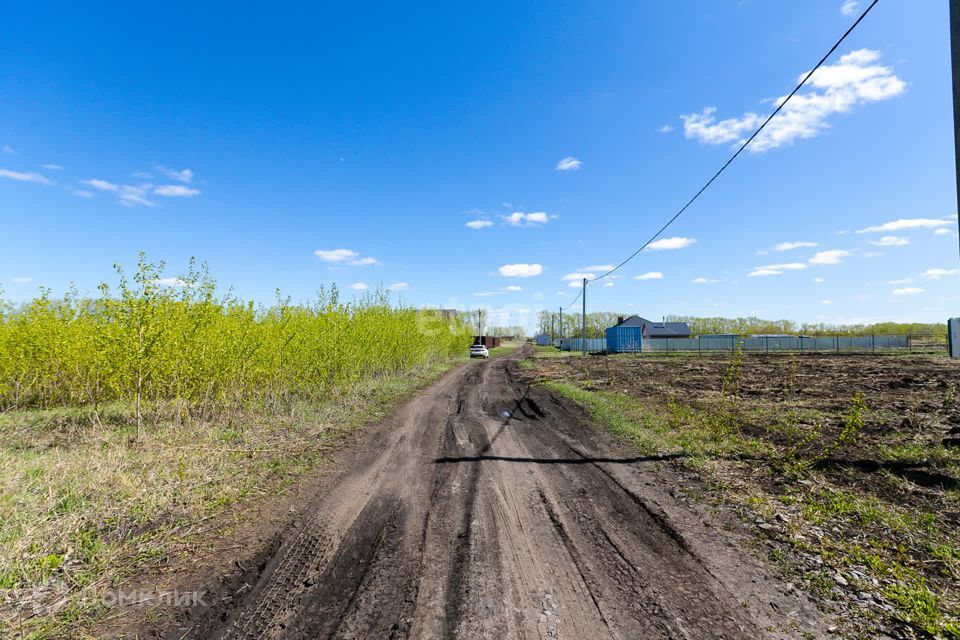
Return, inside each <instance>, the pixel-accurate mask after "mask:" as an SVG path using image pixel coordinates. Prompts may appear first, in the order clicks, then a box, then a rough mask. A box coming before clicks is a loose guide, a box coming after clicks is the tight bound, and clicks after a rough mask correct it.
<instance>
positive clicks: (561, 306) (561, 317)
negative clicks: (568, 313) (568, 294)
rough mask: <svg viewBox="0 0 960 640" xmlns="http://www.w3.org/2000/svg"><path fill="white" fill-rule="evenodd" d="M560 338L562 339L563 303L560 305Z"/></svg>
mask: <svg viewBox="0 0 960 640" xmlns="http://www.w3.org/2000/svg"><path fill="white" fill-rule="evenodd" d="M560 339H561V340H563V305H560Z"/></svg>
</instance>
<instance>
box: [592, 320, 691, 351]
mask: <svg viewBox="0 0 960 640" xmlns="http://www.w3.org/2000/svg"><path fill="white" fill-rule="evenodd" d="M606 337H607V352H609V353H638V352H640V351H643V341H644V340H648V339H651V338H689V337H690V326H689V325H688V324H687V323H686V322H650V321H649V320H647V319H646V318H641V317H640V316H630V317H629V318H623V317H620V318H619V319H618V321H617V324H615V325H613V326H612V327H610V328H609V329H607V331H606Z"/></svg>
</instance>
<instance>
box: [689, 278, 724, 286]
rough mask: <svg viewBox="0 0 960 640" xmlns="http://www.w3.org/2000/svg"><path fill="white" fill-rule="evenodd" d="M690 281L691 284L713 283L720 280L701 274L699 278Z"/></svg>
mask: <svg viewBox="0 0 960 640" xmlns="http://www.w3.org/2000/svg"><path fill="white" fill-rule="evenodd" d="M690 282H692V283H693V284H713V283H714V282H720V281H719V280H716V279H714V278H704V277H702V276H701V277H699V278H694V279H693V280H691V281H690Z"/></svg>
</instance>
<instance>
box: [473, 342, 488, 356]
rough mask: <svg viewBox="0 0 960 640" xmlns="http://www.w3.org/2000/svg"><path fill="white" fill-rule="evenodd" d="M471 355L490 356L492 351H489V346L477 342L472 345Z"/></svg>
mask: <svg viewBox="0 0 960 640" xmlns="http://www.w3.org/2000/svg"><path fill="white" fill-rule="evenodd" d="M470 357H471V358H489V357H490V352H489V351H487V348H486V347H485V346H483V345H482V344H475V345H473V346H471V347H470Z"/></svg>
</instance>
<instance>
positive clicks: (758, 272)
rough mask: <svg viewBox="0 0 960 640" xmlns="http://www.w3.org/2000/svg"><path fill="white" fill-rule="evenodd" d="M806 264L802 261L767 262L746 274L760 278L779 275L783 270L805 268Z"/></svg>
mask: <svg viewBox="0 0 960 640" xmlns="http://www.w3.org/2000/svg"><path fill="white" fill-rule="evenodd" d="M806 268H807V265H805V264H804V263H802V262H786V263H783V264H768V265H764V266H762V267H756V268H755V269H754V270H753V271H751V272H750V273H748V274H747V276H749V277H751V278H762V277H765V276H779V275H781V274H782V273H783V272H784V271H800V270H802V269H806Z"/></svg>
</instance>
